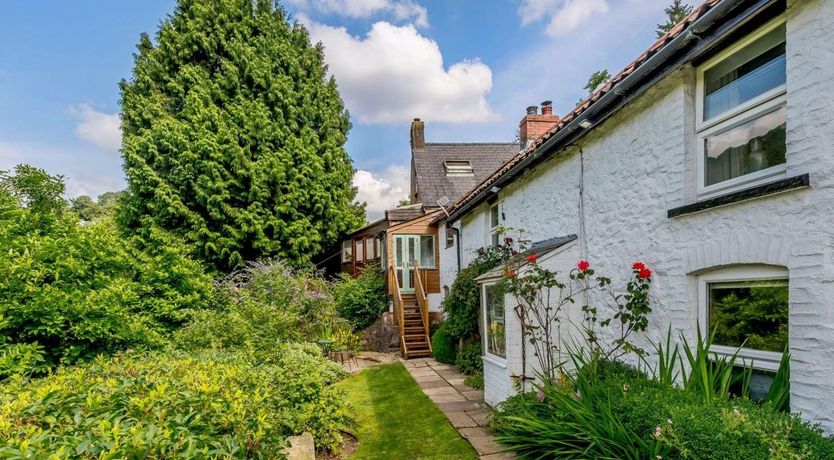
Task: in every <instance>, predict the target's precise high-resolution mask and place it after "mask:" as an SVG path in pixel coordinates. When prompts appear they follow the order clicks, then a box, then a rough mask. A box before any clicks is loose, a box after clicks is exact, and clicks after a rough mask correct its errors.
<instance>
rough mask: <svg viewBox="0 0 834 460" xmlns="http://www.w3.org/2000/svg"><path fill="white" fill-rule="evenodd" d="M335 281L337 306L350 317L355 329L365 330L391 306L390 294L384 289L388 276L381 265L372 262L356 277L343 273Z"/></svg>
mask: <svg viewBox="0 0 834 460" xmlns="http://www.w3.org/2000/svg"><path fill="white" fill-rule="evenodd" d="M340 276H341V278H340V279H339V281H338V282H336V283H335V284H334V285H333V297H334V298H335V299H336V310H337V311H338V312H339V315H341V316H342V317H343V318H345V319H347V320H348V321H350V323H351V324H352V325H353V328H354V330H356V331H361V330H364V329H366V328H368V327H370V325H372V324H373V323H374V321H376V320H377V318H379V317H380V316H381V315H382V313H383V312H385V310H386V309H387V308H388V294H387V293H386V292H385V278H384V277H383V276H382V272H380V270H379V267H378V266H375V265H371V266H369V267H366V268H365V270H364V271H362V273H361V274H360V275H359V276H357V277H355V278H354V277H353V276H351V275H349V274H347V273H341V274H340Z"/></svg>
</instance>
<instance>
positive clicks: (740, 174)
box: [696, 18, 787, 198]
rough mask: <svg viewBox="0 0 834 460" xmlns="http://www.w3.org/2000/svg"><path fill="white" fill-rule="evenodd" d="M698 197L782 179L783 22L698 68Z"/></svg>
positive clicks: (783, 116) (783, 163)
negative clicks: (778, 178)
mask: <svg viewBox="0 0 834 460" xmlns="http://www.w3.org/2000/svg"><path fill="white" fill-rule="evenodd" d="M697 75H698V84H697V103H696V107H697V111H698V114H697V116H698V121H697V131H698V133H697V135H698V151H697V154H698V175H699V177H700V179H699V184H698V194H699V195H700V196H703V197H705V198H708V197H710V196H711V195H715V194H718V193H727V192H730V191H736V190H738V189H740V188H743V187H749V186H752V185H758V184H760V183H763V182H766V181H768V180H771V179H772V178H773V177H775V176H779V175H784V172H785V162H786V152H787V146H786V142H785V132H786V118H787V117H786V109H785V91H786V81H787V71H786V60H785V20H784V18H779V19H776V20H774V21H771V22H770V23H768V24H767V25H765V26H764V27H762V28H761V29H759V30H758V31H756V32H754V33H753V34H751V35H749V36H748V37H746V38H744V39H743V40H741V41H740V42H739V43H737V44H735V45H733V46H731V47H730V48H728V49H727V50H725V51H724V52H722V53H720V54H719V55H718V56H716V57H714V58H713V59H711V60H709V61H708V62H706V63H704V64H703V65H702V66H701V67H699V68H698V72H697Z"/></svg>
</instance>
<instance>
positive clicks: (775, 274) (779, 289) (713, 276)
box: [699, 265, 789, 370]
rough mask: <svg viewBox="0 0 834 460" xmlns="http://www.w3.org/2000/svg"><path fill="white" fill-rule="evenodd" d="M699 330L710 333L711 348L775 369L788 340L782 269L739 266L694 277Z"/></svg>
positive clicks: (760, 366)
mask: <svg viewBox="0 0 834 460" xmlns="http://www.w3.org/2000/svg"><path fill="white" fill-rule="evenodd" d="M699 288H700V289H699V291H700V292H699V303H700V320H701V330H702V333H704V334H709V333H711V332H712V331H715V340H714V349H715V351H717V352H719V353H721V352H725V353H734V352H735V351H736V350H737V349H739V347H741V351H740V352H739V356H741V357H742V358H744V359H748V360H752V361H753V363H754V366H755V367H757V368H759V369H764V370H776V368H778V364H779V359H780V358H781V354H782V352H783V351H784V350H785V348H786V346H787V344H788V308H789V304H788V271H787V270H786V269H785V268H782V267H774V266H762V265H755V266H739V267H730V268H725V269H720V270H714V271H710V272H708V273H705V274H702V275H701V276H699Z"/></svg>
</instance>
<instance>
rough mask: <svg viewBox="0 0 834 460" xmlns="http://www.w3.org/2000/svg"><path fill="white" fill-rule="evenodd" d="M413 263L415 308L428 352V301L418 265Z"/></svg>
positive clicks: (429, 341)
mask: <svg viewBox="0 0 834 460" xmlns="http://www.w3.org/2000/svg"><path fill="white" fill-rule="evenodd" d="M413 262H414V296H415V297H416V298H417V306H418V307H419V308H420V316H422V318H423V327H424V328H425V331H426V340H427V341H428V343H429V351H432V350H431V340H430V339H429V335H430V333H429V299H428V297H427V296H426V288H425V286H424V285H423V276H422V275H421V274H420V263H419V262H418V261H417V260H415V261H413Z"/></svg>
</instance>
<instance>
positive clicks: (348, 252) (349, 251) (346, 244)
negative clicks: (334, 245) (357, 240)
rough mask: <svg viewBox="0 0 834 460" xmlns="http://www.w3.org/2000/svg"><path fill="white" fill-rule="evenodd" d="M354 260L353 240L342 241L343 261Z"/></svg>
mask: <svg viewBox="0 0 834 460" xmlns="http://www.w3.org/2000/svg"><path fill="white" fill-rule="evenodd" d="M352 260H353V242H352V241H343V242H342V262H351V261H352Z"/></svg>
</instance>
